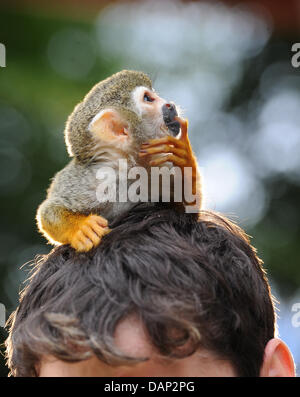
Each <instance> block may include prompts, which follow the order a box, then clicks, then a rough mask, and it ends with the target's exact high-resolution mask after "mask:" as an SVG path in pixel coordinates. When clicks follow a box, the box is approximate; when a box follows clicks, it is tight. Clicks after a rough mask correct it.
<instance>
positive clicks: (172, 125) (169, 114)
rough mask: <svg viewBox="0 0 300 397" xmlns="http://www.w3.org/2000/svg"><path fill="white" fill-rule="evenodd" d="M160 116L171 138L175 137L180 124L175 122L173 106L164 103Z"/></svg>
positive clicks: (175, 113) (175, 114) (175, 112)
mask: <svg viewBox="0 0 300 397" xmlns="http://www.w3.org/2000/svg"><path fill="white" fill-rule="evenodd" d="M162 114H163V119H164V123H165V126H166V127H167V128H168V131H169V132H170V133H171V135H173V136H177V135H178V134H179V131H180V123H179V121H177V120H175V117H176V116H178V113H177V110H176V107H175V105H173V104H170V103H165V104H164V105H163V106H162Z"/></svg>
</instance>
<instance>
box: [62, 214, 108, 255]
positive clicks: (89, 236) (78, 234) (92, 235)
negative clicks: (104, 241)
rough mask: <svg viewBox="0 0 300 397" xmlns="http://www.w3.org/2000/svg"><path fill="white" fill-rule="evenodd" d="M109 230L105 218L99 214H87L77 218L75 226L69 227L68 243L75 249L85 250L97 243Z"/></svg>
mask: <svg viewBox="0 0 300 397" xmlns="http://www.w3.org/2000/svg"><path fill="white" fill-rule="evenodd" d="M108 232H109V229H108V228H107V220H106V219H104V218H103V217H102V216H99V215H93V214H91V215H88V216H86V217H84V218H80V219H78V223H77V224H76V225H75V227H74V228H73V229H72V228H69V231H68V236H69V238H68V239H69V243H70V244H71V246H72V247H73V248H75V249H76V251H79V252H87V251H89V250H90V249H92V248H93V247H96V246H97V245H99V243H100V241H101V238H102V237H103V236H104V235H105V234H107V233H108Z"/></svg>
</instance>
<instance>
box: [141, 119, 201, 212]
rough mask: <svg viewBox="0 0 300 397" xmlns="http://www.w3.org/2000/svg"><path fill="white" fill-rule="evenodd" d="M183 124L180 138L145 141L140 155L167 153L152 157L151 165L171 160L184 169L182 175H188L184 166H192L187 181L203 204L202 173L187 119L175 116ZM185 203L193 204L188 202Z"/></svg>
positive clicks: (199, 201)
mask: <svg viewBox="0 0 300 397" xmlns="http://www.w3.org/2000/svg"><path fill="white" fill-rule="evenodd" d="M175 119H177V120H178V121H179V122H180V125H181V136H180V138H179V139H178V138H174V137H173V136H170V135H167V136H164V137H163V138H158V139H151V140H150V141H149V142H146V143H144V144H143V145H142V146H141V150H140V153H139V156H140V157H145V156H152V155H155V156H156V155H157V154H165V155H164V156H162V157H156V158H154V159H150V161H149V164H150V165H151V166H159V165H162V164H163V163H165V162H167V161H171V162H172V163H173V164H174V165H175V166H177V167H179V168H180V169H181V171H182V175H184V176H185V175H186V173H185V172H184V168H191V170H192V172H191V174H188V175H189V177H188V178H185V182H186V183H191V191H192V193H193V195H197V200H195V202H197V203H199V207H200V206H201V198H202V194H201V183H200V173H199V170H198V164H197V159H196V157H195V155H194V153H193V150H192V147H191V144H190V140H189V137H188V132H187V121H186V120H182V119H180V118H179V117H175ZM185 204H193V203H186V202H185Z"/></svg>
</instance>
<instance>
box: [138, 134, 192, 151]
mask: <svg viewBox="0 0 300 397" xmlns="http://www.w3.org/2000/svg"><path fill="white" fill-rule="evenodd" d="M164 143H167V144H172V145H174V146H175V147H178V148H181V149H184V148H185V142H182V141H181V140H180V139H177V138H174V137H173V136H171V135H166V136H164V137H162V138H156V139H150V140H149V141H148V142H145V143H143V144H142V145H141V149H142V150H143V149H146V148H149V147H152V146H158V145H161V144H164Z"/></svg>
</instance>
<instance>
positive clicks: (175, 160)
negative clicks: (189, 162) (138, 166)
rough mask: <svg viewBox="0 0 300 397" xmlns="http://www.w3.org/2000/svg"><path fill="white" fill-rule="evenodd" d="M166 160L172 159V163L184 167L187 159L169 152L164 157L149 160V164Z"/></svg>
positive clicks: (152, 164)
mask: <svg viewBox="0 0 300 397" xmlns="http://www.w3.org/2000/svg"><path fill="white" fill-rule="evenodd" d="M166 161H172V163H173V164H174V165H178V166H179V167H183V166H184V165H186V160H185V159H182V158H180V157H178V156H175V155H174V154H167V155H166V156H164V157H160V158H158V159H154V160H151V161H150V162H149V164H150V165H151V166H157V165H160V164H163V163H165V162H166Z"/></svg>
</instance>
